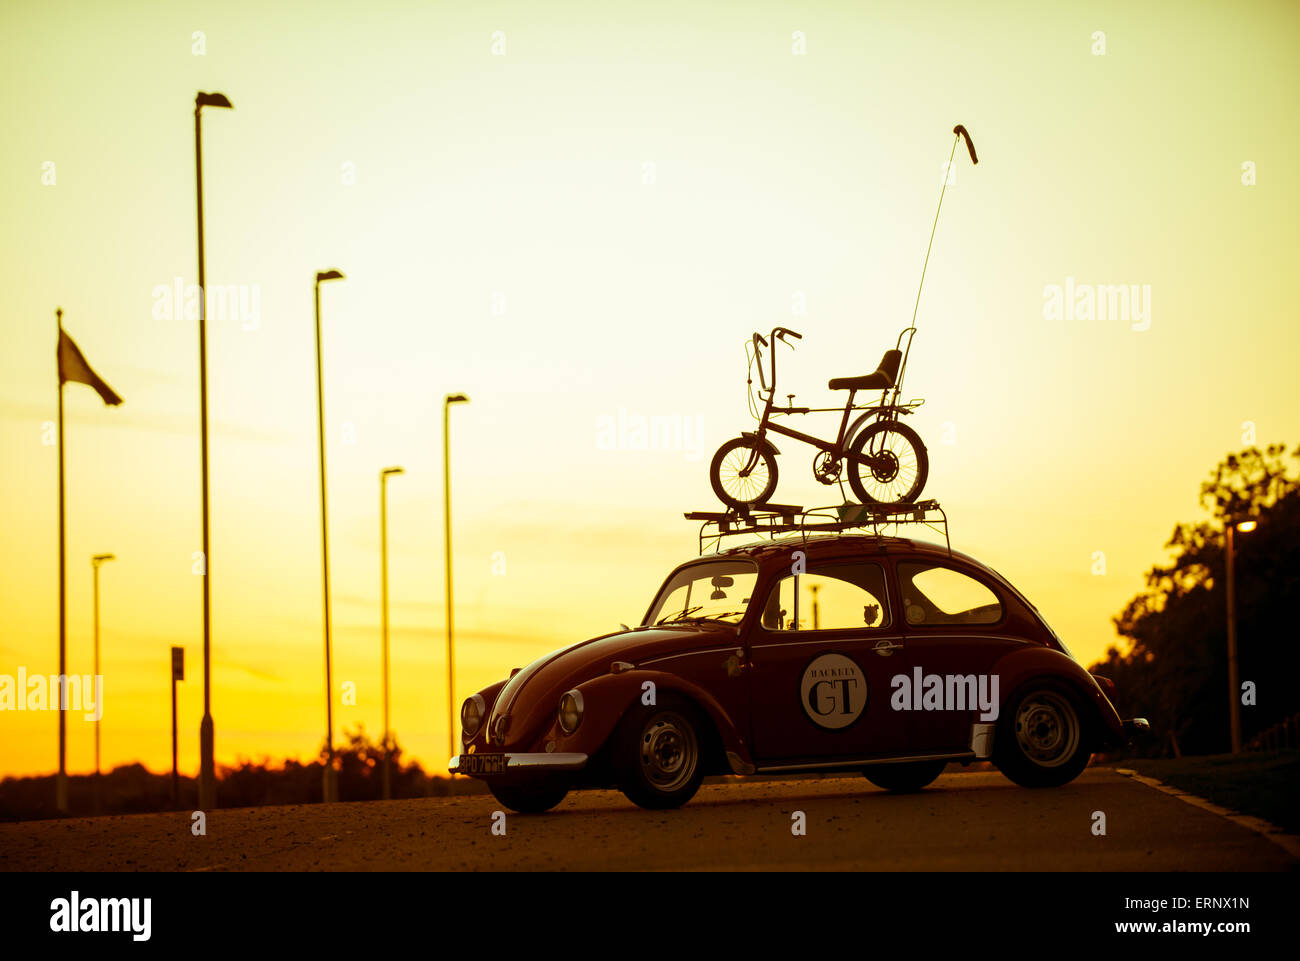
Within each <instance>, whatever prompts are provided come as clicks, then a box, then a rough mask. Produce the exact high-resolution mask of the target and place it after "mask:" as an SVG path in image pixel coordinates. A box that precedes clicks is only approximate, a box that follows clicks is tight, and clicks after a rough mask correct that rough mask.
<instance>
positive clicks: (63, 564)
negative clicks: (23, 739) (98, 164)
mask: <svg viewBox="0 0 1300 961" xmlns="http://www.w3.org/2000/svg"><path fill="white" fill-rule="evenodd" d="M54 317H55V319H56V321H57V322H58V338H59V339H58V341H57V343H58V344H59V345H60V347H61V346H62V343H63V308H62V307H59V308H57V309H56V310H55V311H54ZM63 510H64V504H63V374H62V370H61V369H60V374H59V677H60V678H63V677H66V676H67V673H68V579H67V558H66V528H65V524H64V518H63ZM64 690H66V687H65V686H64V684H63V682H62V681H60V691H59V694H60V698H59V705H58V706H59V776H58V778H56V780H55V782H54V806H55V808H56V809H57V810H58V812H59V813H60V814H67V813H68V729H67V711H65V710H63V708H64V704H63V698H62V695H63V692H64Z"/></svg>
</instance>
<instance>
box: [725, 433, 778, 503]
mask: <svg viewBox="0 0 1300 961" xmlns="http://www.w3.org/2000/svg"><path fill="white" fill-rule="evenodd" d="M753 451H754V448H752V447H734V448H732V449H731V450H729V451H727V454H726V456H725V457H723V458H722V463H721V464H719V465H718V482H719V483H720V484H722V489H723V490H725V491H726V492H727V494H728V495H730V496H731V497H733V498H734V499H735V500H737V501H739V502H740V503H742V504H752V503H754V502H755V501H756V500H758V498H760V497H761V496H762V495H763V494H764V493H765V492H766V491H767V488H768V485H770V484H771V483H772V474H771V472H770V471H768V469H767V458H766V457H764V456H763V454H762V452H759V454H758V457H757V459H756V460H755V462H754V469H753V470H751V471H750V472H749V476H748V477H742V476H741V473H740V472H741V471H743V470H744V469H745V465H746V464H748V463H749V458H750V456H751V455H752V454H753Z"/></svg>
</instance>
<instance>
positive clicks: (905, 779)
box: [862, 761, 948, 794]
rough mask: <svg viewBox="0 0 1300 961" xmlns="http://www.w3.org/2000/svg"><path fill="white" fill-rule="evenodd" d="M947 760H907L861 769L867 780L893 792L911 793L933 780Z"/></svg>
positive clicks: (945, 765)
mask: <svg viewBox="0 0 1300 961" xmlns="http://www.w3.org/2000/svg"><path fill="white" fill-rule="evenodd" d="M947 766H948V762H947V761H908V762H906V763H904V764H872V765H870V766H868V767H865V768H863V769H862V773H863V774H865V775H866V778H867V780H868V781H870V782H871V783H872V784H874V785H875V786H876V787H880V788H884V789H885V790H886V791H892V792H893V793H895V794H912V793H913V792H915V791H919V790H921V789H922V788H924V787H925V786H926V785H928V784H931V783H933V782H934V779H935V778H937V777H938V776H939V775H940V774H942V773H943V769H944V768H946V767H947Z"/></svg>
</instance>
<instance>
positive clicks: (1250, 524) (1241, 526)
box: [1237, 521, 1259, 534]
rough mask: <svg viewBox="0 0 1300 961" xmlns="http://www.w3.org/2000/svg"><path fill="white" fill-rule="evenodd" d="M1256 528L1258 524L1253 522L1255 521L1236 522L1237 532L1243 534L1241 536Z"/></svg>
mask: <svg viewBox="0 0 1300 961" xmlns="http://www.w3.org/2000/svg"><path fill="white" fill-rule="evenodd" d="M1258 526H1259V525H1258V523H1257V522H1255V521H1238V522H1237V530H1239V531H1241V533H1243V534H1249V533H1250V532H1251V531H1253V530H1254V529H1255V528H1256V527H1258Z"/></svg>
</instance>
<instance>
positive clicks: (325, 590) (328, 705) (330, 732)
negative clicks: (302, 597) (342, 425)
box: [312, 270, 343, 802]
mask: <svg viewBox="0 0 1300 961" xmlns="http://www.w3.org/2000/svg"><path fill="white" fill-rule="evenodd" d="M342 279H343V274H342V273H341V272H340V271H337V270H321V271H317V272H316V283H315V285H314V286H313V288H312V289H313V292H314V294H315V302H316V433H317V439H318V440H319V442H320V443H319V446H320V548H321V585H322V598H323V605H324V612H325V754H326V760H325V770H324V772H323V774H322V786H321V791H322V795H323V797H324V800H325V801H327V802H328V801H337V800H338V779H337V777H336V774H335V771H334V694H333V691H334V678H333V672H332V667H331V658H330V545H329V522H328V520H327V512H326V508H325V381H324V377H323V376H322V366H323V365H322V364H321V347H320V285H321V284H322V283H324V282H325V281H327V280H342Z"/></svg>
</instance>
